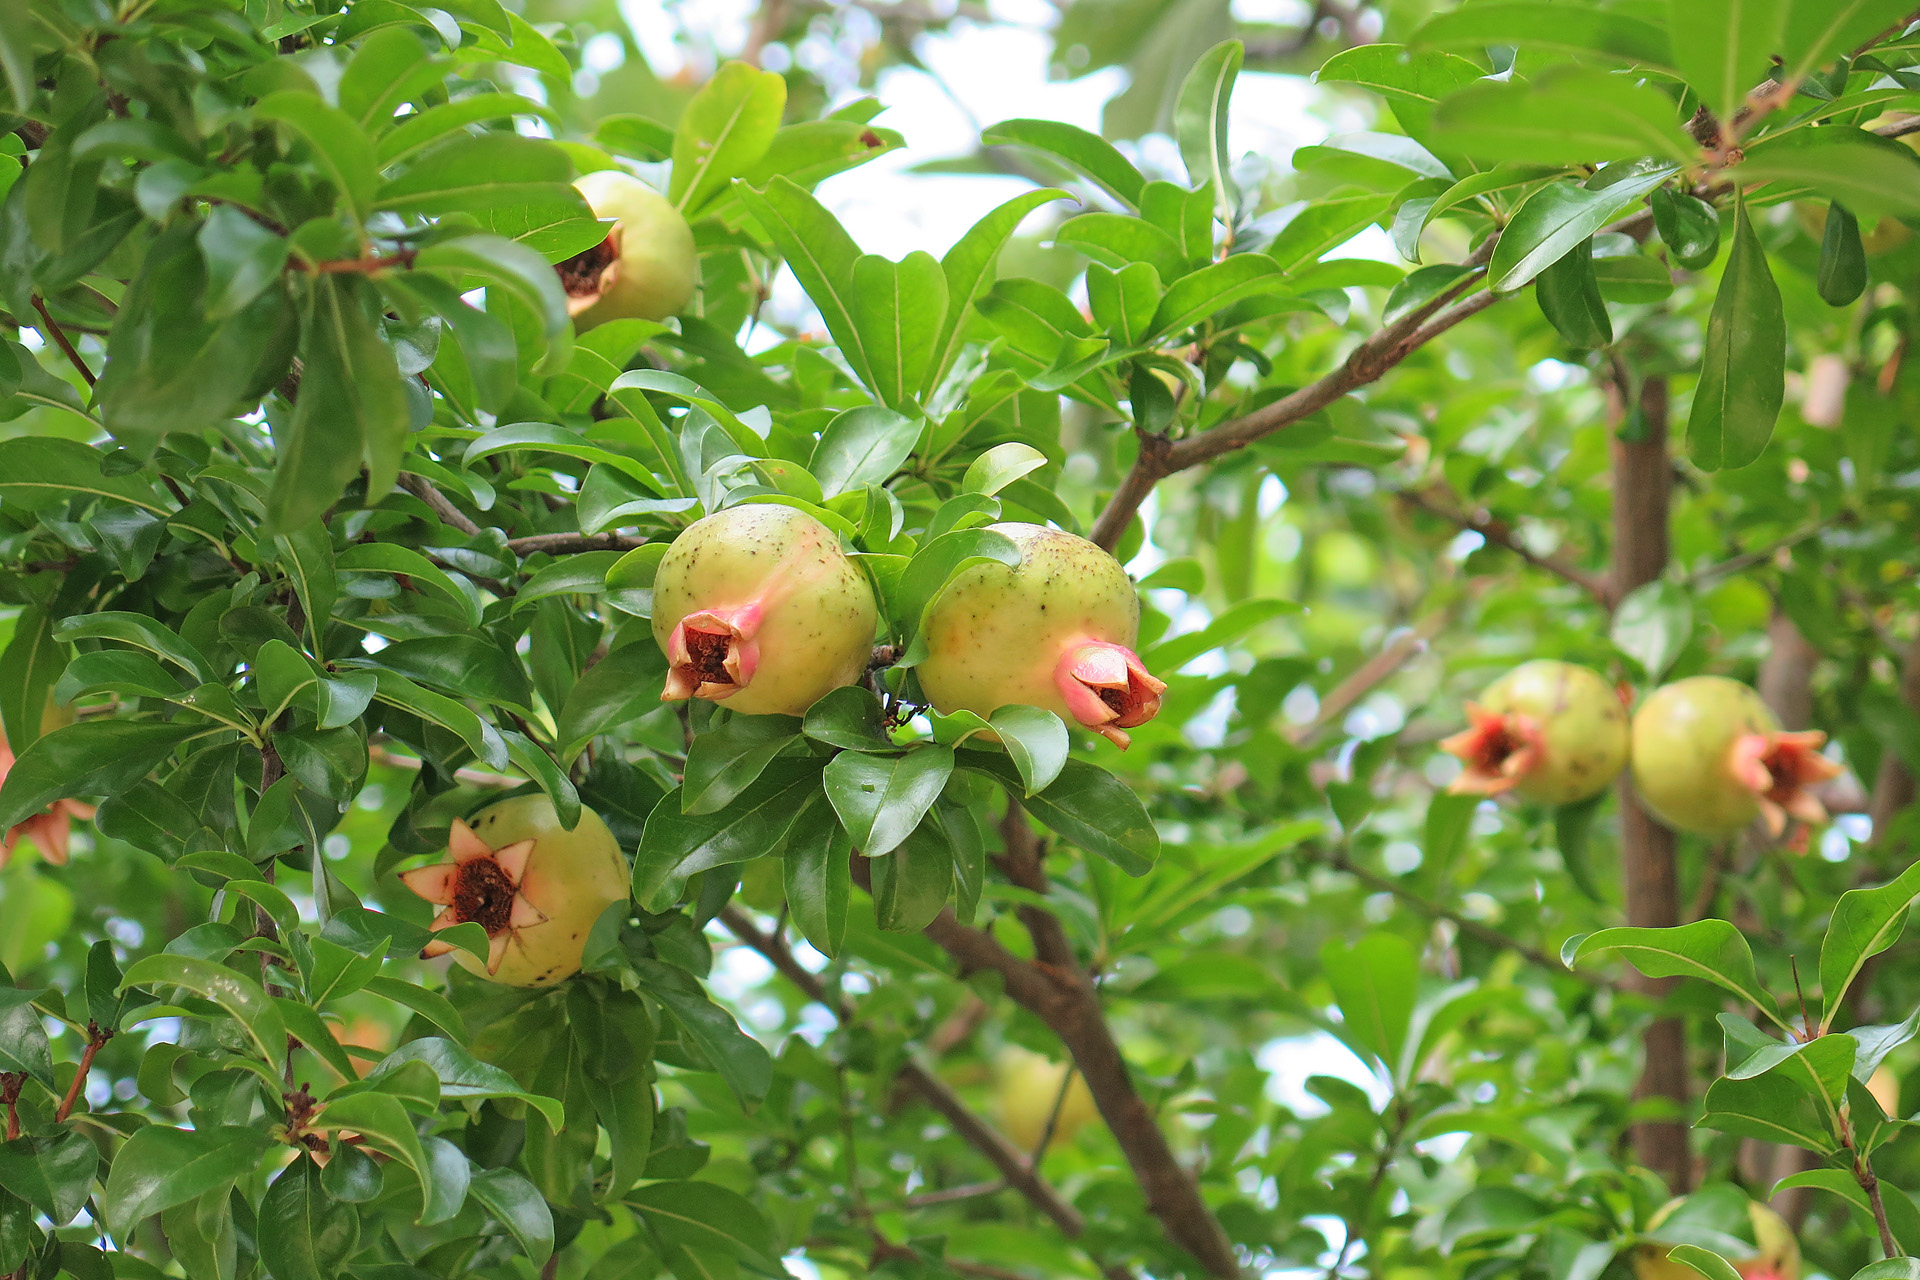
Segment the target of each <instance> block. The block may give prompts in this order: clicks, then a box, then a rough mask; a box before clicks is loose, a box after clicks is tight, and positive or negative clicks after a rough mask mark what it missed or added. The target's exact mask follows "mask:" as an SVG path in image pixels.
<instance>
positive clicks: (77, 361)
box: [33, 293, 95, 386]
mask: <svg viewBox="0 0 1920 1280" xmlns="http://www.w3.org/2000/svg"><path fill="white" fill-rule="evenodd" d="M33 309H34V310H35V311H38V312H39V313H40V319H41V321H42V322H44V323H45V324H46V326H47V336H48V337H49V338H52V339H53V342H54V345H55V346H57V347H59V348H60V350H61V352H62V354H64V355H65V356H66V357H67V363H69V364H71V365H72V366H73V367H74V368H75V369H77V370H79V372H80V376H81V377H82V378H85V379H86V381H87V385H88V386H92V385H93V384H94V381H95V379H94V376H93V370H91V369H89V368H87V362H86V361H85V360H82V359H81V358H80V353H79V352H78V351H76V350H74V349H73V343H72V342H71V341H69V340H68V338H67V333H66V330H64V329H62V328H61V327H60V325H59V322H58V321H56V320H55V319H54V318H53V316H52V315H51V314H50V313H49V312H48V311H47V304H46V302H45V301H44V300H42V299H41V297H40V295H39V294H37V293H36V294H34V295H33Z"/></svg>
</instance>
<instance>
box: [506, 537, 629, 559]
mask: <svg viewBox="0 0 1920 1280" xmlns="http://www.w3.org/2000/svg"><path fill="white" fill-rule="evenodd" d="M646 542H647V540H646V539H645V538H636V537H634V536H633V535H632V534H629V533H535V534H529V535H528V536H527V537H524V538H509V539H507V550H509V551H511V552H513V554H515V555H517V556H530V555H535V554H538V553H541V552H545V553H546V554H547V555H550V556H564V555H572V554H574V553H576V552H581V551H631V550H633V549H634V548H635V547H642V546H645V545H646Z"/></svg>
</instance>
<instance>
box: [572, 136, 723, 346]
mask: <svg viewBox="0 0 1920 1280" xmlns="http://www.w3.org/2000/svg"><path fill="white" fill-rule="evenodd" d="M573 185H574V186H575V187H576V188H578V189H579V191H580V194H581V195H583V196H585V197H586V198H587V203H588V204H589V205H590V206H592V208H593V212H594V215H595V216H596V217H600V218H617V219H618V220H619V224H620V225H619V236H620V241H619V243H620V259H619V262H620V269H619V271H618V273H617V274H616V276H615V277H614V280H613V283H612V285H611V286H610V287H609V288H608V289H607V291H606V292H605V293H603V294H601V295H600V300H599V301H598V302H596V303H594V304H593V305H592V306H591V307H588V308H587V309H586V310H585V311H583V312H581V313H580V314H579V315H577V316H575V317H574V319H573V324H574V327H575V328H576V329H579V330H581V331H582V332H584V331H585V330H587V329H591V328H592V327H593V326H594V325H597V324H604V323H605V322H606V321H608V320H626V319H640V320H664V319H666V318H667V317H668V316H670V315H675V314H677V313H678V312H679V311H681V310H682V309H683V308H685V307H686V305H687V304H688V303H689V302H691V301H693V291H694V290H695V289H696V288H697V287H698V286H699V284H700V258H699V255H698V253H697V252H696V250H695V249H694V245H693V228H691V227H689V226H688V225H687V220H686V219H685V218H684V217H682V216H681V214H680V211H679V210H678V209H676V208H674V207H673V205H672V204H671V203H670V202H669V201H668V200H667V198H666V197H665V196H663V195H661V194H660V193H659V192H657V191H655V190H654V189H653V188H652V187H650V186H648V185H647V184H646V183H644V182H642V181H640V179H638V178H636V177H634V176H633V175H632V174H628V173H621V172H619V171H618V170H615V169H601V170H598V171H596V172H593V173H589V174H586V175H584V176H582V177H581V178H580V179H579V180H578V181H576V182H575V183H574V184H573Z"/></svg>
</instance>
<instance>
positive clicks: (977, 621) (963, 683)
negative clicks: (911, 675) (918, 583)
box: [919, 524, 1167, 748]
mask: <svg viewBox="0 0 1920 1280" xmlns="http://www.w3.org/2000/svg"><path fill="white" fill-rule="evenodd" d="M988 527H989V528H991V529H992V530H993V531H994V532H995V533H1003V534H1005V535H1006V536H1007V537H1009V538H1011V539H1012V540H1013V544H1014V546H1016V547H1018V548H1019V550H1020V564H1019V565H1018V567H1009V566H1007V565H1004V564H1000V563H997V562H995V563H989V564H979V565H974V566H973V567H972V568H969V569H967V570H964V571H963V572H962V573H960V574H959V575H958V576H957V577H955V578H954V580H953V581H952V582H951V583H949V584H948V586H947V589H946V590H945V591H944V592H942V593H941V595H940V598H939V600H937V601H936V602H935V604H934V607H933V610H932V612H931V614H930V616H929V617H928V619H927V624H926V628H927V659H926V661H924V662H922V663H921V664H920V667H919V674H920V687H921V688H922V689H923V690H925V691H926V695H927V697H928V698H929V699H930V700H931V701H932V702H933V705H934V708H935V709H936V710H939V711H941V712H945V713H952V712H955V711H973V712H976V713H978V714H980V715H983V716H989V715H992V714H993V713H994V712H995V711H998V710H999V709H1000V708H1001V707H1004V706H1009V705H1012V704H1025V705H1027V706H1034V707H1042V708H1045V709H1046V710H1048V711H1051V712H1053V713H1054V714H1055V715H1058V716H1059V717H1060V718H1061V719H1063V720H1065V721H1067V722H1068V723H1069V724H1080V725H1084V726H1085V727H1087V728H1089V729H1092V730H1093V731H1094V732H1095V733H1098V734H1101V735H1103V736H1105V737H1106V738H1107V739H1109V740H1110V741H1112V742H1113V743H1115V744H1116V745H1118V746H1120V747H1122V748H1125V747H1126V746H1127V744H1128V743H1129V741H1130V739H1129V738H1128V736H1127V732H1126V731H1127V730H1128V729H1133V728H1137V727H1138V726H1140V725H1143V724H1145V723H1146V722H1147V721H1149V720H1151V719H1153V718H1154V716H1156V715H1158V714H1159V713H1160V695H1161V694H1163V693H1165V692H1166V688H1167V686H1166V685H1165V684H1163V683H1162V682H1161V681H1159V680H1156V679H1154V678H1153V677H1152V676H1151V675H1149V674H1148V672H1147V669H1146V667H1145V666H1143V665H1141V662H1140V656H1139V655H1138V654H1136V653H1135V652H1134V651H1133V648H1132V646H1133V644H1134V642H1135V640H1136V639H1137V638H1138V636H1139V632H1140V598H1139V597H1138V596H1137V595H1135V594H1134V590H1133V582H1132V580H1131V579H1129V578H1128V577H1127V571H1126V570H1125V569H1122V568H1121V567H1120V562H1119V561H1118V560H1115V559H1114V558H1113V557H1112V556H1110V555H1108V554H1107V553H1106V552H1105V551H1102V550H1101V549H1100V548H1099V547H1097V546H1095V545H1094V544H1093V543H1091V542H1088V541H1087V540H1086V539H1085V538H1081V537H1076V536H1075V535H1073V534H1071V533H1062V532H1061V531H1060V530H1058V529H1048V528H1045V527H1043V526H1041V525H1037V524H996V525H990V526H988Z"/></svg>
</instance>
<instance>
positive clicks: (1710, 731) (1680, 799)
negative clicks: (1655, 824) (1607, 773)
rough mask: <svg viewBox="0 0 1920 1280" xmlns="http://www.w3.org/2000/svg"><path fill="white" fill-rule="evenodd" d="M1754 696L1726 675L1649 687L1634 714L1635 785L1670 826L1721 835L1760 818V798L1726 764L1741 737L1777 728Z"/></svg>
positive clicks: (1702, 833)
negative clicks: (1653, 687)
mask: <svg viewBox="0 0 1920 1280" xmlns="http://www.w3.org/2000/svg"><path fill="white" fill-rule="evenodd" d="M1779 728H1780V722H1779V721H1778V720H1776V719H1774V716H1773V712H1771V711H1769V710H1768V709H1767V704H1766V703H1764V702H1762V701H1760V695H1759V694H1757V693H1755V692H1754V691H1753V690H1752V689H1749V688H1748V687H1747V686H1746V685H1744V684H1741V683H1740V682H1739V681H1738V680H1729V679H1727V678H1726V677H1724V676H1692V677H1690V678H1688V679H1686V680H1676V681H1675V682H1674V683H1672V684H1670V685H1666V686H1664V687H1662V688H1659V689H1656V690H1654V691H1653V692H1652V693H1651V694H1649V695H1648V696H1647V699H1646V701H1644V702H1642V703H1641V704H1640V709H1639V710H1638V711H1636V712H1634V713H1633V785H1634V787H1635V788H1637V789H1638V790H1639V792H1640V800H1641V803H1643V804H1645V805H1646V806H1647V808H1648V809H1650V810H1652V811H1653V816H1654V817H1656V818H1658V819H1660V821H1662V822H1664V823H1666V824H1667V825H1668V826H1669V827H1672V828H1673V829H1674V830H1676V831H1691V832H1693V833H1695V834H1696V835H1704V836H1724V835H1731V834H1733V833H1734V832H1736V831H1738V830H1740V829H1741V828H1742V827H1745V826H1746V825H1747V824H1748V823H1750V822H1752V821H1753V820H1754V819H1755V818H1757V817H1759V816H1760V802H1759V799H1758V798H1757V797H1756V796H1755V795H1754V794H1753V792H1752V790H1751V789H1749V788H1748V787H1745V786H1743V785H1742V784H1741V783H1740V781H1739V779H1737V778H1736V777H1735V776H1734V775H1733V773H1732V772H1731V771H1730V769H1729V768H1728V756H1729V753H1730V752H1731V751H1732V749H1733V744H1734V740H1735V739H1737V738H1739V737H1740V736H1741V735H1742V734H1749V733H1760V734H1768V733H1775V732H1778V731H1779Z"/></svg>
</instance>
